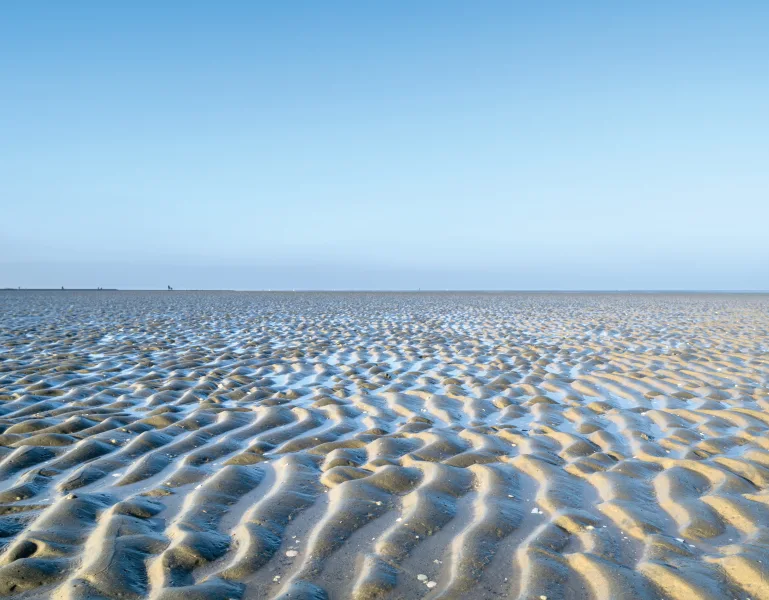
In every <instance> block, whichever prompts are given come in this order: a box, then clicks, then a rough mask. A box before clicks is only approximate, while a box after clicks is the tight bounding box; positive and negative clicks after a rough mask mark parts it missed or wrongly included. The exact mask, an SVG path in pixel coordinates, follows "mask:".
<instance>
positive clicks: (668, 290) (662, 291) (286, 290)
mask: <svg viewBox="0 0 769 600" xmlns="http://www.w3.org/2000/svg"><path fill="white" fill-rule="evenodd" d="M0 291H3V292H166V293H169V294H170V293H173V292H233V293H265V294H267V293H275V294H278V293H340V294H344V293H383V294H385V293H391V294H397V293H415V294H416V293H423V294H424V293H433V294H434V293H441V294H446V293H449V294H451V293H481V294H595V293H599V294H681V293H683V294H769V290H767V289H763V290H762V289H738V290H730V289H676V288H659V289H653V288H647V289H643V288H638V289H634V288H627V289H599V288H595V289H589V288H585V289H470V288H468V289H460V288H457V289H450V288H445V289H428V288H425V289H421V288H416V289H414V288H402V289H397V288H392V289H384V288H382V289H379V288H339V289H333V288H293V289H289V288H278V289H234V288H184V289H170V290H169V289H166V288H66V287H65V288H62V287H58V288H23V287H15V288H14V287H3V288H0Z"/></svg>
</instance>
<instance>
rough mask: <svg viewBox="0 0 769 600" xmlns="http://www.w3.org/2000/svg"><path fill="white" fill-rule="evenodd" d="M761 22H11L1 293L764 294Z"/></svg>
mask: <svg viewBox="0 0 769 600" xmlns="http://www.w3.org/2000/svg"><path fill="white" fill-rule="evenodd" d="M767 27H769V4H767V3H765V2H749V1H745V2H739V3H726V2H702V1H700V2H693V1H692V2H689V1H679V2H654V1H653V2H642V3H641V2H637V3H629V2H626V3H618V2H608V1H607V2H584V3H577V2H548V3H523V2H514V1H511V0H508V1H505V2H494V1H488V2H479V3H475V2H452V1H441V2H430V1H424V2H398V1H394V2H353V1H350V2H334V1H328V2H309V1H307V2H292V3H282V2H281V3H278V2H275V3H268V2H264V3H256V2H234V1H233V2H228V3H220V4H217V3H211V2H163V3H150V2H131V3H121V4H118V3H105V2H76V1H73V2H70V3H63V2H8V3H5V4H3V6H2V7H0V203H1V204H2V215H3V218H2V225H1V226H0V287H5V286H8V287H16V286H23V287H49V286H50V287H59V286H61V285H64V286H66V287H96V286H103V287H121V288H128V287H134V288H136V287H138V288H144V287H149V288H153V287H164V286H165V285H166V284H171V285H174V286H175V287H177V288H235V289H267V288H273V289H276V288H284V289H292V288H297V289H308V288H358V289H360V288H365V289H400V288H417V287H421V288H423V289H425V288H440V289H446V288H450V289H479V288H482V289H769V235H767V233H766V228H767V222H769V169H768V168H767V165H769V109H767V107H768V106H769V37H767V36H766V31H767Z"/></svg>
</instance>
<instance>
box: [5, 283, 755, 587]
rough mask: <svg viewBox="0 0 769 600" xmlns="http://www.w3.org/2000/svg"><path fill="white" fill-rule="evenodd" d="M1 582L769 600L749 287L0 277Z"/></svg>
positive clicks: (752, 297) (752, 298) (8, 584)
mask: <svg viewBox="0 0 769 600" xmlns="http://www.w3.org/2000/svg"><path fill="white" fill-rule="evenodd" d="M0 357H1V360H0V596H4V597H14V598H53V599H56V600H65V599H67V600H69V599H72V600H75V599H78V600H81V599H82V600H85V599H106V598H109V599H113V598H120V599H139V598H152V599H162V600H174V599H182V598H183V599H184V600H197V599H210V600H221V599H225V598H233V599H236V598H237V599H240V598H255V599H256V598H259V599H261V598H265V599H266V598H276V599H277V598H279V599H288V598H293V599H321V598H331V599H335V598H354V599H357V600H364V599H374V598H403V599H406V598H442V599H448V598H520V599H527V600H528V599H534V600H537V599H540V600H541V599H544V598H546V599H547V600H556V599H560V598H596V599H599V598H600V599H607V600H609V599H611V600H616V599H625V598H627V599H631V598H632V599H636V598H641V599H645V598H650V599H651V598H655V599H658V598H670V599H685V600H695V599H705V600H710V599H712V600H724V599H732V598H739V599H741V600H743V599H745V598H752V599H753V600H765V599H769V387H768V386H769V297H767V296H760V295H672V294H671V295H644V294H638V295H619V294H617V295H611V294H609V295H589V294H573V295H569V294H449V293H446V294H396V293H392V294H362V293H361V294H352V293H350V294H346V293H339V294H331V293H328V294H324V293H312V294H310V293H308V294H302V293H293V294H291V293H285V294H284V293H264V294H260V293H192V292H190V293H185V292H168V293H165V292H164V293H151V292H148V293H139V292H135V293H133V292H91V293H76V292H37V293H35V292H0Z"/></svg>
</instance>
